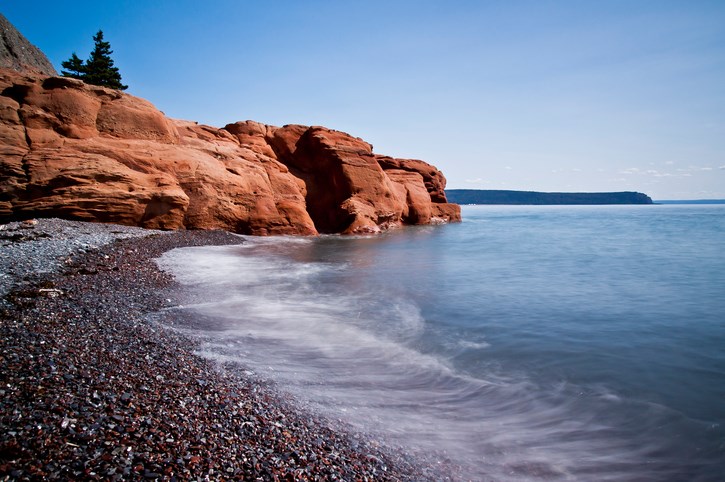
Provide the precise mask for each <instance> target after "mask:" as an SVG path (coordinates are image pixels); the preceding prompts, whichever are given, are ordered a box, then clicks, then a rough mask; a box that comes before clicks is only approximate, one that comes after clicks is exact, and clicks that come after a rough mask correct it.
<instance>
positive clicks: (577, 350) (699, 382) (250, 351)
mask: <svg viewBox="0 0 725 482" xmlns="http://www.w3.org/2000/svg"><path fill="white" fill-rule="evenodd" d="M462 214H463V222H461V223H456V224H448V225H441V226H416V227H406V228H401V229H398V230H392V231H389V232H387V233H385V234H382V235H378V236H365V237H355V236H335V235H329V236H320V237H316V238H314V237H269V238H254V237H245V240H244V244H242V245H238V246H211V247H191V248H182V249H176V250H173V251H170V252H168V253H166V254H164V255H163V256H162V257H161V258H160V259H159V260H158V263H159V265H160V266H161V267H162V268H163V269H165V270H168V271H169V272H171V273H173V274H174V275H175V277H176V279H177V280H178V281H179V282H180V284H181V285H182V291H181V295H180V299H179V304H178V306H174V307H172V308H169V309H168V310H166V311H165V312H164V317H165V318H164V317H162V319H166V320H171V319H174V320H175V323H174V326H175V327H176V329H180V330H182V331H184V332H186V333H187V334H189V335H191V336H197V337H198V338H199V339H200V340H201V345H200V349H199V353H200V354H202V355H204V356H207V357H209V358H212V359H215V360H221V361H233V362H236V363H237V364H238V366H241V367H244V370H245V371H246V372H247V374H248V375H250V376H251V375H253V376H255V377H259V378H260V379H263V380H269V381H271V382H273V383H274V384H275V386H277V387H278V388H279V389H280V390H282V391H284V392H285V393H287V394H289V395H291V396H292V397H293V398H294V399H296V400H298V401H299V402H300V403H301V404H302V405H303V406H304V407H305V408H306V409H309V410H312V411H314V412H316V413H319V414H321V415H323V416H325V417H328V418H329V419H330V420H340V421H342V422H343V423H344V424H345V425H346V426H349V427H352V428H353V429H354V430H359V431H361V432H364V433H368V434H375V436H378V437H380V439H381V440H384V441H385V443H389V444H391V445H393V446H401V447H404V448H406V450H410V451H411V453H418V454H432V455H430V456H431V457H433V460H448V461H450V462H452V463H455V464H458V465H459V466H460V467H462V469H461V471H459V472H456V474H455V478H460V479H466V480H502V481H508V480H522V481H529V480H574V481H585V480H586V481H610V480H611V481H630V480H631V481H722V480H725V205H670V204H668V205H638V206H464V207H463V213H462ZM179 320H190V321H188V322H179ZM436 457H438V459H436Z"/></svg>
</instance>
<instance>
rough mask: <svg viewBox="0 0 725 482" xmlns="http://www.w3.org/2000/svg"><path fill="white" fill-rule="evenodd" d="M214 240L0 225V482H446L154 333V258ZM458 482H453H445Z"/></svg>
mask: <svg viewBox="0 0 725 482" xmlns="http://www.w3.org/2000/svg"><path fill="white" fill-rule="evenodd" d="M243 242H244V240H243V238H241V237H240V236H237V235H234V234H231V233H227V232H223V231H173V232H172V231H153V230H145V229H141V228H133V227H126V226H118V225H107V224H95V223H85V222H78V221H64V220H59V219H40V220H37V221H36V220H33V221H25V222H22V223H10V224H7V225H2V226H0V274H1V276H0V331H1V336H0V480H169V481H173V480H446V479H448V478H449V477H451V474H455V472H454V471H452V470H451V467H443V466H442V465H441V464H440V463H439V462H437V461H428V462H423V463H422V462H421V461H420V459H415V458H414V457H412V456H411V455H409V454H406V453H405V452H404V451H403V450H402V449H396V448H391V447H390V446H388V445H386V444H385V443H384V442H381V441H379V440H377V439H376V438H375V437H374V436H371V435H369V434H359V433H354V432H353V431H350V430H348V429H347V428H346V427H345V426H344V424H342V423H338V422H337V421H334V420H328V419H324V418H321V417H318V416H316V415H314V414H311V413H307V412H306V411H305V410H304V409H303V408H300V407H299V406H297V405H296V404H295V401H294V400H291V399H289V397H287V396H285V395H284V392H283V390H279V389H278V388H279V387H275V386H274V385H273V384H272V383H269V382H262V381H259V380H254V379H252V378H250V377H248V376H245V371H244V369H243V367H238V366H232V365H224V364H220V363H218V362H213V361H210V360H207V359H204V358H202V357H201V356H199V355H197V354H196V353H195V350H196V348H197V343H198V342H197V341H195V340H193V339H190V338H188V337H186V336H185V335H183V334H181V333H179V332H177V331H174V330H173V329H171V328H169V327H167V326H162V325H159V324H158V323H156V322H154V321H153V316H150V315H151V314H153V313H155V312H158V311H159V310H162V309H163V308H165V307H167V306H168V304H169V300H168V299H167V298H166V297H165V296H164V293H169V292H170V291H171V292H173V289H174V280H173V279H172V278H171V277H170V276H169V275H168V274H166V273H163V272H161V271H160V270H159V269H158V267H157V266H156V264H155V263H154V261H153V260H154V259H155V258H157V257H158V256H160V255H161V254H162V253H164V252H165V251H168V250H170V249H173V248H176V247H183V246H198V245H210V244H214V245H220V244H238V243H243ZM452 478H455V477H454V476H452Z"/></svg>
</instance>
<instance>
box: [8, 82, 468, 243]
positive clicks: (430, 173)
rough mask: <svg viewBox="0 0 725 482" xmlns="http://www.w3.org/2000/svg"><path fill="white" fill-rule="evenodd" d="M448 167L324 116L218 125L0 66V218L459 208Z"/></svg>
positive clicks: (156, 222)
mask: <svg viewBox="0 0 725 482" xmlns="http://www.w3.org/2000/svg"><path fill="white" fill-rule="evenodd" d="M444 188H445V178H444V177H443V174H442V173H441V172H440V171H439V170H437V169H436V168H435V167H433V166H431V165H429V164H426V163H425V162H422V161H417V160H408V159H394V158H390V157H386V156H380V155H377V154H374V153H373V150H372V146H371V145H370V144H368V143H367V142H365V141H363V140H361V139H358V138H355V137H352V136H350V135H348V134H345V133H343V132H339V131H334V130H331V129H327V128H324V127H316V126H315V127H308V126H301V125H288V126H284V127H274V126H270V125H265V124H260V123H258V122H253V121H245V122H237V123H234V124H229V125H227V126H226V127H224V128H215V127H210V126H206V125H200V124H198V123H195V122H189V121H182V120H174V119H170V118H167V117H166V116H164V115H163V113H161V112H160V111H159V110H157V109H156V108H155V107H154V106H153V105H152V104H151V103H149V102H148V101H146V100H143V99H140V98H138V97H134V96H132V95H129V94H125V93H121V92H118V91H115V90H111V89H107V88H103V87H97V86H92V85H86V84H84V83H83V82H81V81H79V80H75V79H70V78H64V77H47V76H43V75H39V74H35V73H25V74H20V73H18V72H15V71H13V70H10V69H0V222H7V221H10V220H19V219H26V218H31V217H62V218H67V219H77V220H83V221H98V222H113V223H119V224H126V225H134V226H142V227H147V228H160V229H183V228H188V229H212V228H219V229H225V230H229V231H233V232H238V233H244V234H256V235H268V234H303V235H314V234H317V233H347V234H353V233H376V232H379V231H381V230H385V229H387V228H390V227H394V226H399V225H401V224H428V223H437V222H450V221H458V220H460V209H459V207H458V206H457V205H454V204H449V203H447V201H446V197H445V193H444V191H443V189H444Z"/></svg>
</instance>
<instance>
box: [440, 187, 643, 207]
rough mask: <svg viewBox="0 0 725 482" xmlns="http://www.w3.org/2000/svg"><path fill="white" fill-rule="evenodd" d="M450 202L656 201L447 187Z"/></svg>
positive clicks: (637, 196)
mask: <svg viewBox="0 0 725 482" xmlns="http://www.w3.org/2000/svg"><path fill="white" fill-rule="evenodd" d="M446 197H447V199H448V201H449V202H452V203H457V204H513V205H547V204H548V205H552V204H554V205H556V204H583V205H589V204H653V203H652V199H651V198H650V197H649V196H647V195H646V194H643V193H641V192H631V191H625V192H536V191H504V190H488V189H446Z"/></svg>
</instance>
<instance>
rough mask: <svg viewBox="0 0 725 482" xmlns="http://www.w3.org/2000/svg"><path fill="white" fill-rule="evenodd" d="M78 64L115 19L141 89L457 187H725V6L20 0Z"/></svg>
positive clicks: (204, 117)
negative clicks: (400, 165) (431, 173)
mask: <svg viewBox="0 0 725 482" xmlns="http://www.w3.org/2000/svg"><path fill="white" fill-rule="evenodd" d="M0 12H2V13H3V14H4V15H5V16H6V17H7V18H8V19H9V20H10V21H11V22H12V23H13V24H14V25H15V26H16V27H17V28H18V29H19V30H20V31H21V32H22V33H23V34H24V35H25V36H26V37H27V38H28V39H29V40H30V41H31V42H32V43H33V44H35V45H37V46H38V47H40V48H41V49H42V50H43V51H44V52H45V53H46V54H47V55H48V57H49V58H50V60H51V61H52V62H53V63H54V65H55V66H56V68H57V69H59V70H60V63H61V62H62V61H63V60H65V59H67V58H68V57H69V56H70V54H71V53H72V52H74V51H75V52H76V53H77V54H78V55H79V56H80V57H81V58H87V56H88V54H89V52H90V50H91V48H92V39H91V37H92V36H93V34H94V33H95V32H96V31H97V30H98V29H103V31H104V34H105V37H106V40H108V41H110V42H111V46H112V48H113V50H114V59H115V61H116V65H117V66H118V67H119V68H120V70H121V74H122V76H123V81H124V83H126V84H128V85H129V90H128V92H129V93H131V94H134V95H138V96H141V97H144V98H146V99H149V100H150V101H151V102H153V103H154V104H155V105H156V106H157V107H158V108H159V109H161V110H162V111H164V112H165V113H166V114H167V115H169V116H171V117H175V118H182V119H190V120H197V121H199V122H202V123H206V124H210V125H214V126H224V125H225V124H227V123H230V122H235V121H237V120H245V119H253V120H258V121H260V122H265V123H268V124H274V125H283V124H291V123H300V124H307V125H324V126H327V127H330V128H334V129H338V130H342V131H345V132H349V133H350V134H353V135H355V136H358V137H362V138H363V139H365V140H367V141H368V142H371V143H372V144H373V145H374V148H375V151H376V152H379V153H381V154H388V155H392V156H396V157H411V158H418V159H423V160H425V161H427V162H430V163H432V164H435V165H436V166H438V167H439V168H440V169H441V170H443V172H444V173H445V175H446V177H447V178H448V187H449V188H478V189H521V190H539V191H622V190H637V191H642V192H645V193H647V194H650V195H651V196H652V197H654V198H655V199H697V198H725V2H723V1H721V0H717V1H697V0H692V1H684V0H683V1H677V2H675V1H666V0H661V1H636V0H631V1H616V0H607V1H570V2H569V1H547V0H538V1H449V2H443V1H437V2H432V1H395V0H389V1H387V2H383V1H376V0H368V1H358V2H351V1H345V0H338V1H332V0H329V1H314V0H310V1H303V0H298V1H283V0H280V1H276V2H259V1H241V0H237V1H232V0H223V1H214V0H208V1H206V2H200V1H183V0H175V1H167V0H157V1H143V2H142V1H132V0H126V1H106V2H98V1H93V2H91V1H74V2H57V1H53V2H46V1H34V2H30V1H22V2H21V1H17V0H0Z"/></svg>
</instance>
